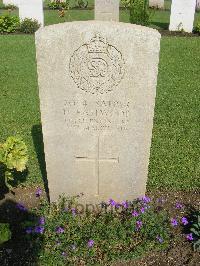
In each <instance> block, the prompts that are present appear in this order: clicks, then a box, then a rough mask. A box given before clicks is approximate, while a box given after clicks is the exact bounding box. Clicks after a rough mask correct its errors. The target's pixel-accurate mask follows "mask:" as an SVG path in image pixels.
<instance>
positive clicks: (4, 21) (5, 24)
mask: <svg viewBox="0 0 200 266" xmlns="http://www.w3.org/2000/svg"><path fill="white" fill-rule="evenodd" d="M19 25H20V22H19V18H18V17H17V16H11V15H3V16H0V33H12V32H15V31H17V30H18V29H19Z"/></svg>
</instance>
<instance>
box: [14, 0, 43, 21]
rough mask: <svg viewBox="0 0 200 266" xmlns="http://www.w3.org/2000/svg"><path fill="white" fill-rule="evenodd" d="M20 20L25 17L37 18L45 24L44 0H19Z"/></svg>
mask: <svg viewBox="0 0 200 266" xmlns="http://www.w3.org/2000/svg"><path fill="white" fill-rule="evenodd" d="M19 17H20V20H23V19H25V18H31V19H36V20H37V21H38V22H39V23H40V24H41V26H44V12H43V1H42V0H19Z"/></svg>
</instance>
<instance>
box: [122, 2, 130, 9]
mask: <svg viewBox="0 0 200 266" xmlns="http://www.w3.org/2000/svg"><path fill="white" fill-rule="evenodd" d="M130 1H131V0H121V4H122V6H123V7H125V8H129V7H130Z"/></svg>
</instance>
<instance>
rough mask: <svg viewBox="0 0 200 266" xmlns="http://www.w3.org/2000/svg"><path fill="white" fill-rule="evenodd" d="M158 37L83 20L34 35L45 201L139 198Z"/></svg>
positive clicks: (143, 30)
mask: <svg viewBox="0 0 200 266" xmlns="http://www.w3.org/2000/svg"><path fill="white" fill-rule="evenodd" d="M159 49H160V34H159V33H158V32H157V31H156V30H153V29H149V28H145V27H142V26H137V25H131V24H128V23H117V22H103V21H99V22H98V21H87V22H86V21H85V22H83V21H82V22H71V23H64V24H58V25H52V26H48V27H45V28H43V29H42V28H41V29H40V30H39V31H37V32H36V51H37V66H38V68H37V69H38V79H39V94H40V107H41V116H42V127H43V138H44V147H45V160H46V167H47V176H48V184H49V190H50V198H51V201H55V200H57V199H58V196H59V194H61V193H66V194H67V195H77V194H79V193H82V192H83V193H84V195H85V196H84V197H83V198H82V201H83V202H87V203H97V202H101V201H107V200H108V199H109V198H113V199H115V200H126V199H129V200H132V199H133V198H136V197H138V196H141V195H144V193H145V188H146V181H147V172H148V162H149V154H150V145H151V136H152V126H153V115H154V101H155V96H156V82H157V71H158V62H159Z"/></svg>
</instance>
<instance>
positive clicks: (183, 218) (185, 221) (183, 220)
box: [181, 217, 189, 225]
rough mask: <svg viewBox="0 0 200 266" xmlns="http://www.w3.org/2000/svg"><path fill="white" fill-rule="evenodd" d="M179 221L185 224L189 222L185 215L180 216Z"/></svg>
mask: <svg viewBox="0 0 200 266" xmlns="http://www.w3.org/2000/svg"><path fill="white" fill-rule="evenodd" d="M181 223H182V224H183V225H187V224H188V223H189V222H188V219H187V218H186V217H182V218H181Z"/></svg>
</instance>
